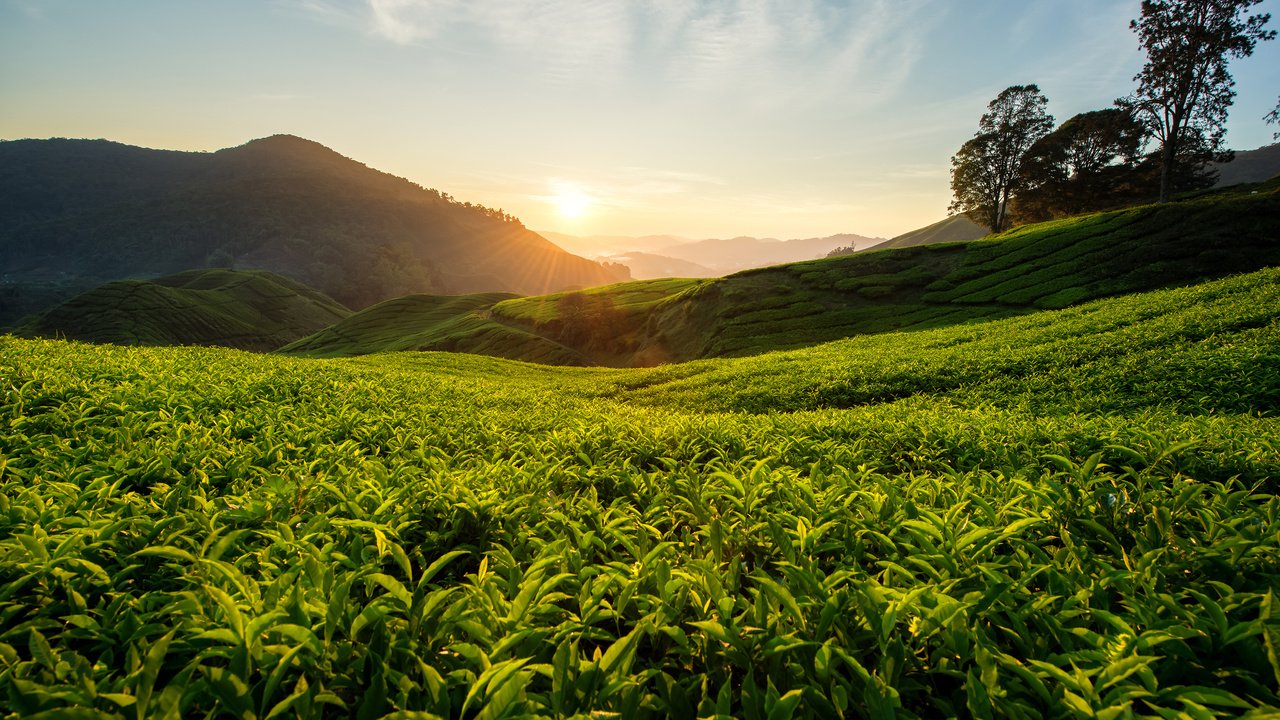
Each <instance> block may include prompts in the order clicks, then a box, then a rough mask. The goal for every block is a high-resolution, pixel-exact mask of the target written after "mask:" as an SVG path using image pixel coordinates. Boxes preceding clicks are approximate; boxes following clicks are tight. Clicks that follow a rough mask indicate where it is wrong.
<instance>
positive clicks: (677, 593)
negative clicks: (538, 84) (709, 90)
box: [0, 211, 1280, 718]
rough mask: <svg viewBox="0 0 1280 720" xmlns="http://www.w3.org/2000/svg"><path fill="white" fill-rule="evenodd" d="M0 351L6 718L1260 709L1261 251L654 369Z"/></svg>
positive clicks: (1267, 587) (1272, 709) (1276, 283)
mask: <svg viewBox="0 0 1280 720" xmlns="http://www.w3.org/2000/svg"><path fill="white" fill-rule="evenodd" d="M1156 212H1157V213H1158V212H1160V211H1156ZM1117 222H1118V221H1117ZM1024 239H1025V238H1024ZM1010 241H1012V239H1006V240H1005V242H1010ZM993 245H994V241H993V242H989V243H984V244H980V246H979V247H978V248H977V249H978V250H981V249H982V248H983V247H991V246H993ZM1027 247H1034V245H1028V246H1027ZM924 250H925V249H924V248H921V249H918V251H924ZM940 252H943V253H944V256H945V255H946V251H940ZM950 252H953V253H957V255H956V257H954V258H951V259H950V260H948V263H949V264H950V265H951V266H952V267H953V268H959V267H963V266H964V264H963V262H962V261H963V260H965V259H966V258H969V255H968V254H967V253H968V251H967V250H965V246H958V247H957V248H956V249H955V250H953V251H950ZM875 255H881V256H886V257H887V256H891V254H890V253H876V254H872V255H870V256H868V257H874V256H875ZM981 257H982V256H981V255H974V256H973V257H972V258H970V259H973V260H975V261H976V260H977V259H980V258H981ZM1040 257H1043V256H1040ZM952 261H954V262H952ZM939 262H940V263H941V261H939ZM819 267H821V265H819ZM748 277H753V276H750V275H749V276H748ZM707 287H708V286H705V285H698V286H693V287H692V288H686V290H685V291H686V292H690V293H697V292H705V291H706V288H707ZM671 289H672V290H675V288H674V287H673V288H671ZM635 290H636V289H635V288H632V292H633V294H634V291H635ZM920 292H921V293H922V294H923V293H925V292H935V291H926V290H921V291H920ZM657 294H658V293H657V292H656V288H655V292H654V295H655V296H656V295H657ZM680 297H682V296H681V295H677V296H676V297H675V298H674V299H673V300H678V299H679V298H680ZM673 300H667V301H661V300H659V301H658V303H659V305H661V304H662V303H664V302H672V301H673ZM569 304H570V306H572V305H575V304H577V301H570V303H569ZM551 309H555V310H558V309H559V306H558V305H555V306H554V308H552V306H549V305H548V306H544V307H543V308H542V310H538V309H537V306H536V305H530V304H528V303H521V304H519V305H518V306H517V307H516V310H519V311H520V312H521V313H529V314H534V313H537V312H542V311H546V312H547V314H546V315H545V316H544V320H552V319H555V317H556V315H554V314H551V313H550V310H551ZM570 309H571V310H572V307H571V308H570ZM0 378H2V379H0V397H3V398H4V401H3V402H0V603H2V605H3V609H4V617H5V624H4V631H3V634H0V694H2V697H3V702H4V705H5V707H8V708H9V712H11V713H12V714H13V715H14V716H16V717H105V718H123V717H129V718H134V717H187V716H191V717H214V716H218V717H221V716H228V717H248V716H250V715H252V716H255V717H269V716H272V715H273V713H274V716H276V717H284V716H290V717H292V716H295V715H296V716H300V717H319V716H329V715H334V716H341V717H347V716H354V717H371V718H377V717H486V718H487V717H590V716H599V717H606V716H607V717H637V718H643V717H652V718H662V717H715V716H720V717H740V718H757V717H758V718H768V717H775V718H783V717H790V718H829V717H840V716H842V715H843V716H846V717H901V718H921V717H1027V718H1031V717H1055V718H1056V717H1064V718H1065V717H1082V718H1084V717H1184V716H1185V717H1197V718H1227V717H1269V716H1272V715H1275V713H1276V711H1277V708H1280V689H1278V686H1277V681H1276V675H1277V672H1280V666H1278V664H1277V660H1276V653H1275V646H1276V642H1277V638H1280V615H1278V614H1277V611H1276V606H1275V603H1276V590H1277V588H1276V578H1277V576H1278V574H1280V560H1278V558H1280V497H1278V496H1277V493H1278V492H1280V481H1278V479H1280V445H1278V444H1277V440H1276V439H1277V438H1278V437H1280V400H1278V399H1280V269H1276V268H1272V269H1268V270H1263V271H1259V272H1254V273H1251V274H1247V275H1242V276H1235V277H1230V278H1226V279H1220V280H1215V281H1211V282H1206V283H1200V284H1195V285H1191V286H1188V287H1182V288H1176V289H1166V290H1159V291H1153V292H1148V293H1136V294H1130V295H1126V296H1124V297H1119V298H1109V299H1102V300H1096V301H1089V302H1085V303H1083V304H1080V305H1078V306H1075V307H1070V308H1067V309H1064V310H1046V311H1042V312H1039V313H1037V314H1035V315H1028V316H1025V317H1012V318H1005V319H1001V320H995V321H991V322H976V323H970V324H964V325H951V326H949V327H944V328H935V329H929V330H919V331H915V332H889V333H882V334H879V335H875V336H864V337H856V338H851V339H847V340H841V341H839V342H835V343H830V344H824V345H819V346H815V347H811V348H805V349H799V350H793V351H786V352H773V353H766V354H762V355H758V356H755V357H750V358H727V359H725V358H721V359H710V360H699V361H697V362H692V363H685V364H671V365H665V366H663V367H659V368H648V369H622V370H615V369H601V368H564V367H549V366H543V365H529V364H524V363H519V362H512V361H508V360H500V359H495V358H485V357H477V356H469V355H462V354H456V353H393V354H382V355H374V356H369V357H361V358H354V359H346V358H344V359H313V358H293V357H282V356H278V355H259V354H249V353H241V352H237V351H233V350H226V349H214V348H196V347H191V348H172V347H169V348H127V347H115V346H94V345H85V344H78V343H68V342H62V341H50V340H21V339H13V338H3V337H0Z"/></svg>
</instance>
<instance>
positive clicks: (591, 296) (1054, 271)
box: [379, 179, 1280, 366]
mask: <svg viewBox="0 0 1280 720" xmlns="http://www.w3.org/2000/svg"><path fill="white" fill-rule="evenodd" d="M1277 265H1280V179H1277V180H1274V181H1271V182H1269V183H1266V184H1263V185H1242V186H1236V187H1234V188H1231V189H1229V190H1225V191H1216V192H1210V193H1205V194H1201V195H1197V196H1194V197H1189V198H1185V199H1183V200H1180V201H1177V202H1171V203H1165V204H1163V205H1146V206H1139V207H1133V208H1127V209H1124V210H1116V211H1111V212H1105V213H1094V214H1091V215H1083V216H1079V217H1074V218H1066V219H1062V220H1055V221H1052V222H1046V223H1039V224H1033V225H1024V226H1021V227H1019V228H1016V229H1014V230H1010V231H1008V232H1005V233H1002V234H999V235H992V236H988V237H986V238H983V239H980V240H971V241H967V242H945V243H934V244H925V245H917V246H912V247H904V248H889V249H885V250H876V251H872V252H860V253H855V254H852V255H846V256H842V257H835V258H828V259H822V260H812V261H807V262H801V263H792V264H785V265H777V266H772V267H766V268H758V269H753V270H747V271H743V272H739V273H736V274H733V275H729V276H727V277H722V278H710V279H693V278H685V279H662V280H640V281H633V282H628V283H620V284H617V285H610V286H602V287H596V288H591V289H589V290H585V291H578V292H562V293H555V294H551V295H544V296H536V297H519V298H511V299H506V300H502V301H500V302H497V303H494V304H492V305H490V306H487V307H485V308H484V309H483V312H482V316H483V318H484V319H485V320H486V321H488V322H492V323H497V324H500V325H503V326H506V327H508V328H514V329H519V330H523V331H525V332H527V333H530V334H534V335H538V336H541V337H543V338H546V339H548V340H549V341H551V342H554V343H556V344H558V345H562V346H564V347H566V348H569V349H571V350H572V351H574V352H575V353H577V355H578V356H580V357H581V358H583V359H585V361H586V362H589V363H592V364H599V365H613V366H649V365H658V364H663V363H669V362H680V361H685V360H691V359H697V358H709V357H730V356H742V355H752V354H756V353H760V352H765V351H769V350H777V349H783V348H796V347H803V346H807V345H813V344H815V343H820V342H827V341H830V340H835V339H839V338H845V337H851V336H854V335H868V334H877V333H884V332H891V331H902V330H920V329H925V328H931V327H939V326H946V325H955V324H960V323H969V322H974V321H979V320H989V319H995V318H1003V317H1010V316H1013V315H1023V314H1027V313H1032V312H1036V311H1039V310H1045V309H1058V308H1064V307H1069V306H1074V305H1077V304H1079V303H1082V302H1086V301H1090V300H1094V299H1099V298H1105V297H1111V296H1115V295H1122V294H1127V293H1133V292H1141V291H1146V290H1153V289H1158V288H1164V287H1170V286H1176V285H1186V284H1193V283H1197V282H1201V281H1203V280H1207V279H1213V278H1218V277H1223V276H1226V275H1230V274H1233V273H1242V272H1250V271H1253V270H1257V269H1260V268H1265V267H1270V266H1277ZM436 326H437V327H438V326H439V323H436ZM417 331H418V330H417V328H416V326H411V325H410V326H403V327H399V328H395V327H389V326H387V325H383V326H382V327H380V328H379V332H380V333H383V334H385V335H388V336H395V335H396V334H398V333H399V334H409V333H412V332H417ZM433 342H436V343H439V342H442V339H441V338H440V336H439V334H438V333H436V334H435V335H434V336H433ZM486 352H487V354H500V355H502V356H503V357H517V358H518V357H520V355H519V353H518V351H517V350H515V349H512V348H511V347H503V348H502V352H500V353H493V352H490V351H486Z"/></svg>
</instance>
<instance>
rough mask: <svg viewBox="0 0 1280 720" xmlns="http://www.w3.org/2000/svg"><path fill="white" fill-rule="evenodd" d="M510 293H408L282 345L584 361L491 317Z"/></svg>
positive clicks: (324, 352) (331, 352) (323, 353)
mask: <svg viewBox="0 0 1280 720" xmlns="http://www.w3.org/2000/svg"><path fill="white" fill-rule="evenodd" d="M514 297H516V296H514V295H511V294H509V293H481V294H476V295H458V296H440V295H407V296H405V297H402V298H396V299H395V300H387V301H386V302H382V303H378V304H377V305H374V306H373V307H370V308H366V309H364V310H361V311H360V312H358V313H356V314H354V315H352V316H351V317H349V318H346V319H345V320H343V321H341V322H339V323H337V324H335V325H333V326H331V327H328V328H325V329H324V330H321V331H320V332H317V333H315V334H313V335H310V336H308V337H305V338H302V339H300V340H298V341H296V342H293V343H290V344H288V345H286V346H285V347H283V348H280V351H281V352H283V353H287V354H298V355H309V356H313V357H336V356H347V355H367V354H370V353H378V352H389V351H395V350H444V351H451V352H469V353H476V354H480V355H492V356H495V357H509V358H513V359H522V360H529V361H533V362H541V363H551V364H556V365H582V364H585V361H584V359H583V358H582V356H581V355H579V354H578V353H577V352H576V351H574V350H571V349H569V348H567V347H565V346H564V345H561V344H559V343H557V342H554V341H552V340H550V339H548V338H546V337H543V336H540V335H537V334H534V333H531V332H527V331H525V330H522V329H520V328H515V327H509V326H508V325H505V324H503V323H500V322H496V321H495V320H493V319H492V315H493V312H492V311H493V307H494V305H495V304H497V303H500V302H503V301H505V300H509V299H511V298H514Z"/></svg>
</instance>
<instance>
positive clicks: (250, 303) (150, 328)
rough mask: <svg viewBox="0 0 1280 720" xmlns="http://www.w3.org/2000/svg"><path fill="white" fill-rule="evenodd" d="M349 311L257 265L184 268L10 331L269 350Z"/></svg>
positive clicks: (94, 293)
mask: <svg viewBox="0 0 1280 720" xmlns="http://www.w3.org/2000/svg"><path fill="white" fill-rule="evenodd" d="M350 314H351V311H350V310H348V309H347V308H345V307H343V306H342V305H340V304H338V303H337V302H335V301H334V300H332V299H331V298H329V297H327V296H326V295H324V294H322V293H320V292H317V291H316V290H313V289H311V288H309V287H307V286H305V285H302V284H301V283H297V282H294V281H292V280H289V279H288V278H285V277H281V276H279V275H275V274H273V273H269V272H266V271H263V270H254V271H246V270H225V269H212V270H190V271H187V272H183V273H179V274H177V275H170V276H168V277H162V278H157V279H155V280H118V281H115V282H110V283H106V284H105V285H102V286H100V287H97V288H94V289H93V290H90V291H88V292H85V293H82V294H80V295H77V296H75V297H73V298H71V299H70V300H67V301H65V302H63V303H61V304H59V305H57V306H55V307H53V308H51V309H50V310H48V311H46V312H44V313H41V314H40V315H37V316H35V317H32V318H30V319H29V320H27V321H26V322H24V323H22V324H21V325H19V326H18V328H17V329H16V333H17V334H19V335H25V336H28V337H58V338H67V339H70V340H83V341H87V342H94V343H112V344H115V345H216V346H223V347H232V348H239V349H242V350H257V351H260V352H268V351H271V350H275V349H276V348H279V347H280V346H281V345H284V344H286V343H289V342H292V341H294V340H297V339H298V338H301V337H304V336H306V335H310V334H311V333H314V332H316V331H317V330H321V329H323V328H325V327H328V326H330V325H332V324H333V323H336V322H339V321H341V320H342V319H343V318H346V317H347V316H348V315H350Z"/></svg>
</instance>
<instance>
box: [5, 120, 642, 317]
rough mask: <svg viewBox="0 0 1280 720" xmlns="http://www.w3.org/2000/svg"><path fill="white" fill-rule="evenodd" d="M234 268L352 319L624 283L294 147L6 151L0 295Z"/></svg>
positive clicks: (369, 173)
mask: <svg viewBox="0 0 1280 720" xmlns="http://www.w3.org/2000/svg"><path fill="white" fill-rule="evenodd" d="M228 265H231V266H234V267H239V268H259V269H266V270H271V271H273V272H278V273H281V274H283V275H287V276H289V277H292V278H294V279H296V280H299V281H301V282H304V283H306V284H308V285H310V286H312V287H316V288H318V289H320V290H321V291H323V292H325V293H328V294H329V295H331V296H333V297H334V298H336V299H338V300H339V301H341V302H343V303H344V304H346V305H348V306H351V307H364V306H367V305H370V304H372V303H374V302H377V301H379V300H384V299H387V298H391V297H396V296H400V295H405V294H409V293H415V292H432V293H465V292H483V291H504V292H516V293H521V294H530V293H545V292H552V291H556V290H565V289H572V288H579V287H588V286H592V285H600V284H604V283H609V282H615V281H618V280H624V279H626V274H625V270H624V269H622V268H617V267H614V268H605V267H603V266H601V265H600V264H598V263H595V262H591V261H589V260H586V259H583V258H580V257H577V256H574V255H571V254H569V253H566V252H564V251H563V250H561V249H560V248H559V247H557V246H555V245H553V244H552V243H551V242H549V241H547V240H546V239H545V238H543V237H541V236H539V235H537V234H536V233H534V232H532V231H530V230H528V229H526V228H525V227H524V226H523V225H522V224H521V223H520V222H519V221H518V220H516V219H515V218H513V217H510V216H508V215H506V214H505V213H502V212H501V211H496V210H491V209H488V208H484V207H481V206H478V205H472V204H470V203H464V202H460V201H457V200H454V199H453V198H452V197H450V196H449V195H447V194H444V193H441V192H438V191H436V190H429V189H425V188H423V187H421V186H419V185H416V184H414V183H412V182H410V181H408V180H405V179H403V178H398V177H394V176H392V175H388V174H386V173H382V172H379V171H377V170H373V169H371V168H369V167H366V166H365V165H362V164H361V163H359V162H356V161H354V160H351V159H349V158H346V157H343V156H342V155H339V154H338V153H336V152H334V151H332V150H330V149H328V148H326V147H324V146H323V145H320V144H318V143H315V142H312V141H309V140H304V139H302V138H298V137H293V136H289V135H276V136H273V137H269V138H264V139H261V140H254V141H252V142H249V143H247V144H245V145H241V146H239V147H234V148H229V149H226V150H219V151H217V152H212V153H192V152H174V151H168V150H150V149H144V148H139V147H132V146H128V145H122V144H119V143H114V142H108V141H105V140H63V139H55V140H13V141H6V142H0V285H3V284H5V283H25V284H31V283H34V282H43V283H61V284H64V285H65V284H75V282H80V283H81V284H83V282H85V281H95V282H103V281H107V280H115V279H123V278H131V277H132V278H139V277H142V278H145V277H154V276H158V275H164V274H167V273H172V272H177V271H180V270H185V269H190V268H199V267H218V266H228ZM3 322H4V318H0V323H3Z"/></svg>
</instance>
